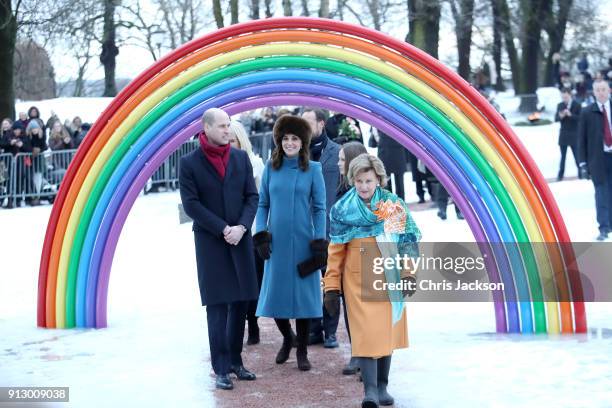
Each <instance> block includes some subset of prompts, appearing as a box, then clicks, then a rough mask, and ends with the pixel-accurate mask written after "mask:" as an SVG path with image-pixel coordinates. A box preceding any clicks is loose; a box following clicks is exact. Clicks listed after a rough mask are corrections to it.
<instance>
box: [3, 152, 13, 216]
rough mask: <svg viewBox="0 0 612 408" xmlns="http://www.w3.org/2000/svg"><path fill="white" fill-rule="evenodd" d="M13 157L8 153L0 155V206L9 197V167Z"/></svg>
mask: <svg viewBox="0 0 612 408" xmlns="http://www.w3.org/2000/svg"><path fill="white" fill-rule="evenodd" d="M12 165H13V155H12V154H10V153H2V154H0V205H1V204H2V202H4V200H5V199H6V198H7V197H9V196H10V192H9V187H10V185H11V184H10V179H11V166H12Z"/></svg>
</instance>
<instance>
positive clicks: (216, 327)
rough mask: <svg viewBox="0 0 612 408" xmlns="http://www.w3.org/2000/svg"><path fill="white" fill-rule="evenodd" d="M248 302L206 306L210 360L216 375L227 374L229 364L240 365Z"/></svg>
mask: <svg viewBox="0 0 612 408" xmlns="http://www.w3.org/2000/svg"><path fill="white" fill-rule="evenodd" d="M247 309H248V302H234V303H221V304H216V305H208V306H206V315H207V320H208V342H209V344H210V361H211V363H212V368H213V370H214V371H215V374H217V375H223V374H229V372H230V367H231V366H242V357H241V356H240V353H242V339H243V337H244V322H245V319H246V313H247Z"/></svg>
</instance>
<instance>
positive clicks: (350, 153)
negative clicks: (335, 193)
mask: <svg viewBox="0 0 612 408" xmlns="http://www.w3.org/2000/svg"><path fill="white" fill-rule="evenodd" d="M341 150H342V151H343V152H344V175H343V176H342V187H343V188H345V189H348V188H349V187H350V186H349V182H348V178H347V177H346V176H347V174H348V170H349V165H350V164H351V161H352V160H353V159H354V158H355V157H357V156H359V155H360V154H363V153H367V152H368V151H367V149H366V148H365V146H364V145H363V144H361V143H359V142H348V143H345V144H343V145H342V148H341Z"/></svg>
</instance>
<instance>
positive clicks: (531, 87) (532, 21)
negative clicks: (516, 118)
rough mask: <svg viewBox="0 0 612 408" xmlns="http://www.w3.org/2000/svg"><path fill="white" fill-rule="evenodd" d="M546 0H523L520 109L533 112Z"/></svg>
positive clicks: (535, 102)
mask: <svg viewBox="0 0 612 408" xmlns="http://www.w3.org/2000/svg"><path fill="white" fill-rule="evenodd" d="M544 2H545V1H544V0H522V1H521V3H520V4H521V8H522V11H523V19H524V20H523V24H524V25H523V30H522V31H523V32H522V35H521V37H522V41H521V48H522V54H521V81H520V82H519V93H520V94H521V104H520V106H519V111H520V112H523V113H529V112H533V111H535V110H536V109H537V106H538V97H537V95H535V92H536V91H537V89H538V67H539V63H538V62H539V52H540V38H541V32H542V20H543V18H544V10H543V5H544Z"/></svg>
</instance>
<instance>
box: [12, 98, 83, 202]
mask: <svg viewBox="0 0 612 408" xmlns="http://www.w3.org/2000/svg"><path fill="white" fill-rule="evenodd" d="M90 127H91V125H90V124H88V123H83V121H82V120H81V118H80V117H78V116H76V117H74V118H73V119H72V120H70V119H66V120H65V121H64V122H63V123H62V121H61V120H60V118H59V117H58V116H57V114H55V112H53V111H52V112H51V116H50V117H49V119H48V120H47V121H46V122H44V121H43V120H42V118H41V117H40V111H39V109H38V108H37V107H36V106H32V107H31V108H30V109H28V111H27V112H19V114H18V115H17V118H16V119H15V120H13V119H12V118H4V119H2V122H1V125H0V158H2V159H1V160H0V197H5V199H4V200H0V204H4V207H5V208H13V207H14V206H20V205H21V203H22V201H24V202H25V203H26V205H31V206H35V205H38V204H40V200H41V192H42V191H43V189H44V188H45V187H46V186H47V185H49V184H53V185H55V188H56V187H57V185H58V184H59V182H60V181H61V179H62V177H63V175H64V173H65V171H66V169H67V168H68V164H69V163H70V159H71V158H72V154H70V153H68V152H67V154H51V155H49V154H48V153H47V152H49V151H52V152H57V151H63V150H72V151H74V149H76V148H78V146H79V145H80V144H81V142H82V141H83V139H84V138H85V135H86V134H87V132H88V131H89V129H90ZM20 153H22V154H20ZM23 153H25V154H23ZM9 155H11V156H12V158H13V160H14V163H13V164H12V165H11V164H10V162H9V161H8V160H7V158H9V157H11V156H9ZM47 157H51V158H52V159H51V160H50V161H48V160H47ZM12 172H15V177H11V175H12ZM11 180H13V184H14V185H12V183H11ZM11 195H12V196H11ZM23 197H25V199H22V198H23ZM2 201H5V203H2Z"/></svg>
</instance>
